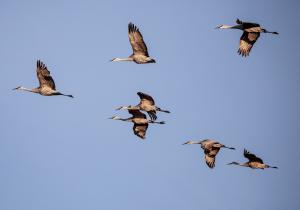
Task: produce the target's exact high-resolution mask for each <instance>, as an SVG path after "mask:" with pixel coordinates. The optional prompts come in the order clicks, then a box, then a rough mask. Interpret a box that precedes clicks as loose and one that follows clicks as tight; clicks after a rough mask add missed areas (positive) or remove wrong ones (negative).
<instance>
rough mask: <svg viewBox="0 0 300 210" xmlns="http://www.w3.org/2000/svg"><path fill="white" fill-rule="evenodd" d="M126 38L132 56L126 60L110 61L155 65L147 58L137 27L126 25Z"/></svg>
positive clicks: (131, 24) (147, 54)
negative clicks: (127, 38)
mask: <svg viewBox="0 0 300 210" xmlns="http://www.w3.org/2000/svg"><path fill="white" fill-rule="evenodd" d="M128 37H129V42H130V44H131V47H132V51H133V53H132V55H130V56H129V57H128V58H114V59H112V60H111V61H115V62H117V61H134V62H135V63H137V64H145V63H155V60H154V59H153V58H151V57H149V53H148V49H147V46H146V44H145V42H144V39H143V36H142V34H141V32H140V30H139V28H138V27H136V26H135V25H134V24H133V23H129V24H128Z"/></svg>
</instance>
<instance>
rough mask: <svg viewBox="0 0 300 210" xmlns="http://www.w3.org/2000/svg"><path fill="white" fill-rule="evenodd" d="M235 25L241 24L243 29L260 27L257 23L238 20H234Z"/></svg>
mask: <svg viewBox="0 0 300 210" xmlns="http://www.w3.org/2000/svg"><path fill="white" fill-rule="evenodd" d="M236 23H237V24H242V25H243V28H244V29H247V28H252V27H260V25H259V24H258V23H250V22H244V21H241V20H240V19H236Z"/></svg>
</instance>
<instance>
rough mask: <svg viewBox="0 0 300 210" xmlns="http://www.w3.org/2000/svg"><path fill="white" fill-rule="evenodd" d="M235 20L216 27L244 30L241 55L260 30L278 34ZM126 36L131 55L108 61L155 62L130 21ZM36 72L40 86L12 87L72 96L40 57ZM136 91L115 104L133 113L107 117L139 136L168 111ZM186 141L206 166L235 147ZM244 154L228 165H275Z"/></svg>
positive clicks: (207, 140) (209, 140)
mask: <svg viewBox="0 0 300 210" xmlns="http://www.w3.org/2000/svg"><path fill="white" fill-rule="evenodd" d="M236 23H237V25H235V26H227V25H220V26H218V27H217V28H216V29H239V30H242V31H243V34H242V36H241V38H240V45H239V49H238V53H239V54H240V55H242V56H243V57H246V56H248V55H249V53H250V51H251V49H252V47H253V45H254V43H255V42H256V40H257V39H258V38H259V36H260V33H271V34H278V33H277V32H270V31H267V30H266V29H264V28H262V27H261V26H260V25H259V24H257V23H250V22H242V21H241V20H239V19H237V20H236ZM128 36H129V41H130V44H131V47H132V50H133V53H132V55H130V56H129V57H127V58H114V59H112V60H111V61H112V62H118V61H133V62H135V63H137V64H147V63H155V60H154V59H153V58H151V57H150V56H149V53H148V49H147V46H146V44H145V42H144V40H143V36H142V34H141V32H140V31H139V29H138V28H137V27H136V26H135V25H134V24H132V23H129V24H128ZM36 72H37V77H38V80H39V87H37V88H32V89H28V88H25V87H22V86H19V87H17V88H14V89H13V90H20V91H28V92H32V93H38V94H40V95H43V96H57V95H62V96H67V97H71V98H73V96H72V95H67V94H63V93H61V92H59V91H57V90H56V87H55V83H54V80H53V78H52V77H51V75H50V71H49V70H48V69H47V66H46V65H45V64H44V63H43V62H42V61H40V60H38V61H37V69H36ZM137 94H138V96H139V97H140V103H139V104H138V105H136V106H132V105H129V106H120V107H119V108H117V110H128V112H129V114H131V115H132V116H131V117H129V118H126V119H123V118H121V117H118V116H113V117H111V118H109V119H113V120H121V121H126V122H132V123H133V132H134V134H135V135H137V136H138V137H140V138H141V139H145V138H146V131H147V129H148V126H149V123H150V124H165V122H164V121H160V122H158V121H156V119H157V115H156V113H157V112H165V113H170V111H168V110H163V109H161V108H159V107H157V106H156V105H155V101H154V99H153V98H152V97H151V96H150V95H148V94H146V93H142V92H138V93H137ZM142 111H143V112H147V114H148V115H149V117H150V119H147V116H146V114H144V113H143V112H142ZM186 144H200V145H201V148H202V149H203V150H204V154H205V161H206V164H207V166H208V167H209V168H213V167H214V166H215V159H216V155H217V154H218V152H219V151H220V149H221V148H227V149H232V150H234V149H235V148H233V147H226V146H225V145H223V144H221V143H219V142H217V141H214V140H211V139H204V140H202V141H188V142H185V143H184V144H183V145H186ZM244 157H245V158H247V159H248V162H245V163H237V162H231V163H229V164H228V165H231V164H234V165H239V166H245V167H250V168H252V169H265V168H277V167H275V166H269V165H267V164H265V163H264V162H263V160H262V159H261V158H259V157H257V156H256V155H254V154H252V153H250V152H249V151H247V150H246V149H244Z"/></svg>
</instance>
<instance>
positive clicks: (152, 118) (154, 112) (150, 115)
mask: <svg viewBox="0 0 300 210" xmlns="http://www.w3.org/2000/svg"><path fill="white" fill-rule="evenodd" d="M147 113H148V115H149V117H150V119H151V120H154V121H155V120H156V119H157V116H156V111H155V110H153V111H149V112H147Z"/></svg>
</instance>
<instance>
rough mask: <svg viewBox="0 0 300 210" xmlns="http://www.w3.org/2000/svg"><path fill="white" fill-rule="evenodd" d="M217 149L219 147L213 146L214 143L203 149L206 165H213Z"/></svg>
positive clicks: (218, 149)
mask: <svg viewBox="0 0 300 210" xmlns="http://www.w3.org/2000/svg"><path fill="white" fill-rule="evenodd" d="M219 151H220V147H214V145H212V146H211V147H208V148H206V149H204V154H205V161H206V164H207V166H208V167H210V168H213V167H215V160H216V156H217V154H218V152H219Z"/></svg>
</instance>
